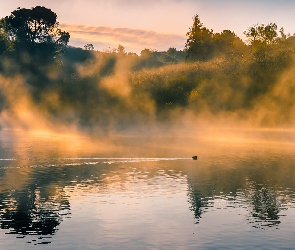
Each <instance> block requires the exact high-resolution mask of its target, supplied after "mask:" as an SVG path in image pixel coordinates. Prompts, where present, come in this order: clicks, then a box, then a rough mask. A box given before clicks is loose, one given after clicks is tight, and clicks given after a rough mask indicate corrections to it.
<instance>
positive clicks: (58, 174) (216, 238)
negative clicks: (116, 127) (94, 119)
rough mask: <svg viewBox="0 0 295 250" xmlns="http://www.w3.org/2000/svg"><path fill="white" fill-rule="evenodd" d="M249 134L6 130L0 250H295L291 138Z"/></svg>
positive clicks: (1, 151)
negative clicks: (102, 135) (79, 134)
mask: <svg viewBox="0 0 295 250" xmlns="http://www.w3.org/2000/svg"><path fill="white" fill-rule="evenodd" d="M251 136H252V140H251V139H250V140H246V141H245V140H244V141H243V142H241V141H239V140H234V141H233V140H232V141H226V140H225V139H224V138H215V140H213V139H212V138H211V139H208V140H200V139H199V138H189V137H187V136H175V137H172V136H170V137H157V138H151V137H139V136H138V137H113V138H108V139H104V140H99V139H97V138H96V139H93V141H92V144H91V145H89V141H88V140H87V143H86V139H85V141H83V140H84V139H83V138H82V139H81V138H75V137H67V136H55V135H50V134H49V135H40V134H37V135H36V134H33V135H32V134H28V133H24V132H13V133H12V132H11V131H1V132H0V225H1V230H0V239H1V240H0V249H6V250H9V249H294V245H295V238H294V234H295V228H294V225H295V164H294V162H295V155H294V145H295V144H293V142H292V138H294V132H292V131H287V132H282V131H276V132H270V131H268V132H261V131H260V132H255V133H253V132H251ZM253 138H259V141H256V140H254V139H253ZM278 138H279V140H278ZM194 154H197V155H198V156H199V158H198V160H197V161H193V160H192V159H191V158H190V157H191V156H192V155H194Z"/></svg>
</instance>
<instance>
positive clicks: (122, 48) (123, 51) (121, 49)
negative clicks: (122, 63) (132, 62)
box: [118, 44, 125, 54]
mask: <svg viewBox="0 0 295 250" xmlns="http://www.w3.org/2000/svg"><path fill="white" fill-rule="evenodd" d="M118 53H119V54H125V48H124V46H123V45H121V44H119V45H118Z"/></svg>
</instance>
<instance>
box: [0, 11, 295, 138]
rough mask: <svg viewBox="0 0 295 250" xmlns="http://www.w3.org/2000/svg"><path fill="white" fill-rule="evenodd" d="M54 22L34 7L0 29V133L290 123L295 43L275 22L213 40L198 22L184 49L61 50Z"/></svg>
mask: <svg viewBox="0 0 295 250" xmlns="http://www.w3.org/2000/svg"><path fill="white" fill-rule="evenodd" d="M58 24H59V23H58V22H57V15H56V14H55V13H54V12H53V11H52V10H50V9H47V8H45V7H41V6H36V7H34V8H31V9H24V8H18V9H17V10H14V11H13V12H12V13H11V15H10V16H6V17H4V18H2V19H1V21H0V58H1V60H0V112H1V115H0V122H1V126H2V127H5V128H16V127H17V128H22V129H35V128H40V127H43V128H49V129H56V128H59V129H63V128H64V129H70V128H75V129H79V130H84V131H87V132H89V131H90V132H91V131H93V132H96V131H99V132H103V133H108V132H109V131H118V132H122V131H126V130H128V129H132V128H143V129H146V128H147V127H150V126H151V125H169V124H173V123H175V122H176V121H177V123H178V124H181V122H184V123H185V122H187V121H189V122H191V123H192V124H193V123H194V122H197V121H200V120H202V119H203V120H205V119H207V120H209V121H211V122H212V121H214V123H215V122H216V124H217V121H219V120H224V121H228V122H229V121H235V122H237V121H239V122H241V123H243V122H245V123H247V124H251V125H252V126H285V127H286V126H291V125H294V122H295V119H294V118H295V112H294V110H295V99H294V92H295V76H294V50H295V36H292V35H290V34H286V33H285V32H284V29H283V28H280V29H279V28H278V27H277V25H276V24H275V23H269V24H256V25H253V26H251V27H249V28H248V29H246V30H245V32H244V34H245V37H246V38H247V40H245V41H243V40H242V39H241V38H239V37H238V36H237V35H236V34H235V33H234V32H232V31H230V30H224V31H222V32H221V33H214V31H213V30H210V29H208V28H206V27H205V26H204V25H203V24H202V23H201V20H200V18H199V16H198V15H196V16H194V17H193V24H192V26H191V27H190V28H189V29H188V32H187V34H186V35H187V42H186V44H184V49H183V50H177V49H175V48H168V49H167V51H162V52H159V51H154V50H151V49H148V48H145V49H143V50H142V51H141V53H140V55H137V54H136V53H130V52H129V53H126V52H125V49H124V46H122V45H118V48H116V49H113V50H110V51H103V52H101V51H97V50H95V49H94V46H93V45H92V44H91V43H89V44H86V45H85V46H84V48H76V47H71V46H68V42H69V39H70V34H69V33H68V32H66V31H62V30H61V29H59V27H58Z"/></svg>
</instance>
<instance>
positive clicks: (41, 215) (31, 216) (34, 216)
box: [0, 188, 70, 235]
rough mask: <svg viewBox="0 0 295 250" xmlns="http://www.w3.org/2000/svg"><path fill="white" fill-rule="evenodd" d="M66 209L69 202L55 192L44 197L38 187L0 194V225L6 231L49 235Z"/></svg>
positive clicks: (54, 229)
mask: <svg viewBox="0 0 295 250" xmlns="http://www.w3.org/2000/svg"><path fill="white" fill-rule="evenodd" d="M69 211H70V204H69V201H68V200H67V198H66V196H65V195H63V194H62V193H61V192H58V191H57V192H56V193H55V195H53V196H47V197H46V196H44V195H42V192H41V191H40V189H38V188H36V189H28V190H26V191H11V192H7V193H5V194H1V196H0V225H1V229H9V234H21V235H53V234H54V233H55V231H56V230H57V229H56V228H57V226H58V225H59V224H60V222H61V221H62V218H63V216H64V215H66V214H69Z"/></svg>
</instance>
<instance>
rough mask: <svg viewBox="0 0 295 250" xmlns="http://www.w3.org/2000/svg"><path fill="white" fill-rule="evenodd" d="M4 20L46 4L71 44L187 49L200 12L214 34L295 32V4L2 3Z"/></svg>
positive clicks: (240, 0)
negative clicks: (268, 29) (262, 28)
mask: <svg viewBox="0 0 295 250" xmlns="http://www.w3.org/2000/svg"><path fill="white" fill-rule="evenodd" d="M0 3H1V7H0V17H5V16H8V15H10V13H11V12H12V11H13V10H15V9H17V8H18V7H21V8H31V7H35V6H38V5H39V6H45V7H47V8H50V9H51V10H52V11H54V12H55V13H56V14H57V16H58V21H59V23H60V25H59V27H60V28H61V29H62V30H64V31H68V32H69V33H70V35H71V38H70V43H69V45H71V46H75V47H83V46H84V45H85V44H88V43H91V44H93V45H94V48H95V50H99V51H104V50H109V49H113V48H117V47H118V44H121V45H123V46H124V47H125V50H126V51H127V52H136V53H140V51H141V50H143V49H145V48H148V49H153V50H158V51H165V50H167V49H168V48H170V47H173V48H177V49H183V48H184V46H185V42H186V38H187V37H186V33H187V32H188V31H189V28H190V27H191V26H192V24H193V20H192V18H193V16H194V15H196V14H198V15H199V18H200V19H201V22H202V23H203V24H204V26H205V27H207V28H208V29H212V30H213V31H214V32H221V31H222V30H225V29H229V30H231V31H233V32H235V33H236V34H237V35H238V36H239V37H240V38H242V39H245V38H244V35H243V32H244V31H245V30H246V29H247V28H248V27H250V26H252V25H254V24H262V23H264V24H267V23H271V22H274V23H276V24H277V25H278V27H279V28H280V27H284V29H285V31H286V32H287V33H290V34H291V35H293V34H294V33H295V17H294V13H295V0H9V1H7V0H0Z"/></svg>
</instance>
